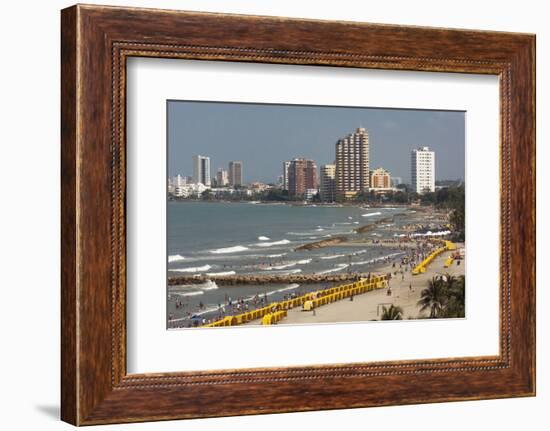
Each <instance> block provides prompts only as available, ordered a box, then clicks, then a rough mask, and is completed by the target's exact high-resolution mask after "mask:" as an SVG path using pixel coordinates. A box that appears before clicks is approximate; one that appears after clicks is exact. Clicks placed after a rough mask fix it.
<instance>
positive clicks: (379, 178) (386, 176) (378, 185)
mask: <svg viewBox="0 0 550 431" xmlns="http://www.w3.org/2000/svg"><path fill="white" fill-rule="evenodd" d="M391 186H392V185H391V176H390V173H389V172H388V171H387V170H385V169H384V168H376V169H375V170H374V171H370V188H371V189H390V188H391Z"/></svg>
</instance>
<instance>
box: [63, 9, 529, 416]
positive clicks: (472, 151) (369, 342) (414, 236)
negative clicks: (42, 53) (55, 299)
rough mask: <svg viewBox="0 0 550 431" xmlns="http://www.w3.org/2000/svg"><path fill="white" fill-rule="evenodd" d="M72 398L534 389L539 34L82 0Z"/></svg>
mask: <svg viewBox="0 0 550 431" xmlns="http://www.w3.org/2000/svg"><path fill="white" fill-rule="evenodd" d="M61 17H62V26H61V49H62V64H61V71H62V94H61V118H62V153H61V163H62V184H61V192H62V286H61V290H62V325H61V329H62V345H61V351H62V364H61V366H62V382H61V383H62V385H61V386H62V390H61V393H62V400H61V415H62V419H63V420H65V421H67V422H69V423H72V424H75V425H92V424H105V423H119V422H138V421H153V420H167V419H180V418H197V417H213V416H229V415H243V414H260V413H275V412H290V411H308V410H322V409H340V408H354V407H368V406H383V405H396V404H413V403H430V402H442V401H456V400H475V399H489V398H503V397H516V396H533V395H534V394H535V172H534V169H535V108H534V100H535V77H534V73H535V72H534V71H535V36H534V35H529V34H514V33H500V32H486V31H472V30H451V29H436V28H422V27H403V26H391V25H379V24H366V23H353V22H331V21H314V20H298V19H287V18H276V17H254V16H241V15H221V14H212V13H197V12H179V11H168V10H149V9H134V8H119V7H104V6H93V5H86V6H83V5H77V6H73V7H70V8H68V9H64V10H63V11H62V14H61Z"/></svg>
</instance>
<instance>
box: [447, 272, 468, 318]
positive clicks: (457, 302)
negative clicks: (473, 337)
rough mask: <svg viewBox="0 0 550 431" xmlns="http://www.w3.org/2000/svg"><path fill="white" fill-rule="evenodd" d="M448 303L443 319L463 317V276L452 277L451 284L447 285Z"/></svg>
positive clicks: (464, 282)
mask: <svg viewBox="0 0 550 431" xmlns="http://www.w3.org/2000/svg"><path fill="white" fill-rule="evenodd" d="M447 296H448V302H447V306H446V309H445V313H444V314H445V316H444V317H464V315H465V296H466V280H465V277H464V276H463V275H461V276H460V277H458V278H457V277H453V283H452V284H451V283H447Z"/></svg>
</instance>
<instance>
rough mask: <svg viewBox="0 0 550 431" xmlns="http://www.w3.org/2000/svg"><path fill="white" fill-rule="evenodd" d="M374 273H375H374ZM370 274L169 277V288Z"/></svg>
mask: <svg viewBox="0 0 550 431" xmlns="http://www.w3.org/2000/svg"><path fill="white" fill-rule="evenodd" d="M373 272H374V271H373ZM368 275H369V273H368V272H367V273H363V272H354V273H343V274H332V275H331V274H315V273H312V274H276V275H273V274H258V275H253V274H248V275H226V276H224V275H219V276H207V275H200V276H192V275H190V276H179V277H169V278H168V286H179V285H187V284H203V283H206V282H207V281H212V282H215V283H216V284H218V285H220V286H235V285H249V284H253V285H261V284H288V283H299V284H316V283H338V282H341V281H357V280H359V279H360V278H365V277H368Z"/></svg>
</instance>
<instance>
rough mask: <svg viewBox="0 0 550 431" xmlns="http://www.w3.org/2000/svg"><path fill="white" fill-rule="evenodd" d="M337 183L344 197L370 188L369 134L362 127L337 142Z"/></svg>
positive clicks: (339, 192) (350, 196) (338, 191)
mask: <svg viewBox="0 0 550 431" xmlns="http://www.w3.org/2000/svg"><path fill="white" fill-rule="evenodd" d="M335 184H336V194H337V195H338V196H341V197H344V198H352V197H354V196H355V195H356V194H357V193H360V192H363V191H368V190H369V186H370V181H369V134H368V132H367V131H366V130H365V129H364V128H362V127H360V128H358V129H356V130H355V132H354V133H351V134H349V135H348V136H346V137H345V138H341V139H339V140H338V142H337V143H336V182H335Z"/></svg>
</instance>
